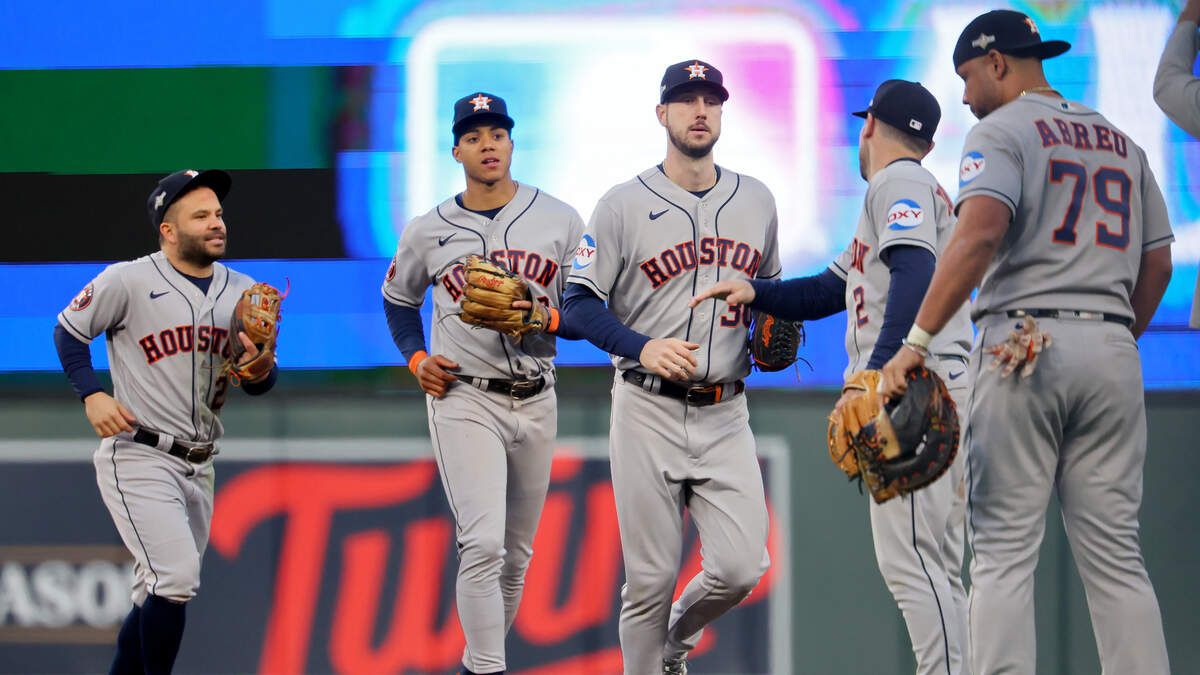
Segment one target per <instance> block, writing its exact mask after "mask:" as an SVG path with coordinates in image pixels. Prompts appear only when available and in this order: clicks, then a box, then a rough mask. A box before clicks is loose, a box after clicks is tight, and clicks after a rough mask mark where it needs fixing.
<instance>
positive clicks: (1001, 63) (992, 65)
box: [987, 49, 1009, 80]
mask: <svg viewBox="0 0 1200 675" xmlns="http://www.w3.org/2000/svg"><path fill="white" fill-rule="evenodd" d="M987 67H988V70H990V71H991V72H992V75H993V76H994V77H995V78H996V79H997V80H999V79H1002V78H1003V77H1004V76H1005V75H1007V74H1008V72H1009V66H1008V59H1006V58H1004V55H1003V54H1001V53H1000V52H998V51H996V50H995V49H993V50H992V51H990V52H988V53H987Z"/></svg>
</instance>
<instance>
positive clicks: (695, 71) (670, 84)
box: [658, 59, 729, 103]
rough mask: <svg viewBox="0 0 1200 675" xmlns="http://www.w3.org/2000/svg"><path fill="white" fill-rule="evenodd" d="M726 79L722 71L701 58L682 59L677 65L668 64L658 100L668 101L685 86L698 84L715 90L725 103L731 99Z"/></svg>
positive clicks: (661, 101) (660, 101)
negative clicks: (726, 87) (725, 82)
mask: <svg viewBox="0 0 1200 675" xmlns="http://www.w3.org/2000/svg"><path fill="white" fill-rule="evenodd" d="M724 81H725V78H724V77H722V76H721V71H719V70H717V69H716V67H714V66H713V65H712V64H709V63H705V62H703V61H701V60H699V59H691V60H690V61H680V62H679V63H676V64H675V65H671V66H667V70H666V72H664V73H663V76H662V84H661V85H660V86H659V88H658V102H659V103H666V102H667V101H669V100H671V97H672V96H674V95H675V94H676V93H678V91H679V90H680V89H682V88H683V87H687V86H694V85H697V84H698V85H702V86H707V87H708V88H710V89H712V90H713V91H715V92H716V93H717V96H720V97H721V102H722V103H724V102H725V101H728V100H729V92H728V91H727V90H726V89H725V84H724Z"/></svg>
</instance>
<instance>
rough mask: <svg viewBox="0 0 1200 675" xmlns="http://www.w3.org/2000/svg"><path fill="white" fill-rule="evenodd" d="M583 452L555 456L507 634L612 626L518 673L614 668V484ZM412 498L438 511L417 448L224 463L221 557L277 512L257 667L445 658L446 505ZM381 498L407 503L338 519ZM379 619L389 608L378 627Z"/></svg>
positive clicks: (558, 633) (449, 584) (543, 639)
mask: <svg viewBox="0 0 1200 675" xmlns="http://www.w3.org/2000/svg"><path fill="white" fill-rule="evenodd" d="M584 465H585V460H582V459H579V458H574V457H565V456H559V457H556V459H555V461H554V466H553V469H552V473H551V489H550V492H549V494H548V495H547V497H546V504H545V507H544V509H543V512H542V518H541V522H540V525H539V527H538V533H537V536H536V538H535V539H534V544H533V550H534V555H533V561H532V563H531V564H530V568H529V571H528V573H527V575H526V584H525V593H524V598H523V600H522V602H521V607H520V610H519V611H518V612H517V617H516V621H515V624H514V628H513V634H514V635H513V636H510V642H512V641H514V638H516V639H519V640H520V641H523V643H524V644H526V645H529V646H531V647H537V648H539V650H540V649H550V648H552V647H554V646H555V645H561V644H563V643H565V642H569V641H576V640H578V639H579V637H580V635H581V633H583V632H584V631H596V630H597V629H601V628H605V627H606V626H612V627H613V628H614V630H613V631H612V635H611V636H609V635H608V634H607V633H608V631H604V632H605V638H609V637H611V641H607V640H606V642H605V643H604V645H603V647H602V648H599V649H596V650H595V651H594V652H591V653H588V654H579V655H574V656H571V657H569V658H566V659H562V658H561V651H560V652H559V654H560V656H559V657H558V658H559V659H560V660H557V661H554V659H549V660H551V661H554V662H551V663H542V664H540V665H539V666H538V667H537V668H534V669H532V670H526V671H525V675H547V674H548V673H565V672H589V673H608V672H620V668H621V665H620V664H621V660H620V650H619V648H618V646H617V644H616V633H615V621H616V615H617V613H618V611H619V608H620V597H619V596H620V586H621V583H622V581H623V579H622V573H621V550H620V536H619V532H618V529H617V519H616V508H615V504H614V501H613V494H612V484H611V482H610V481H609V480H608V479H607V476H606V475H605V476H603V478H600V477H599V476H595V475H594V474H595V473H596V472H595V471H593V472H592V475H591V476H588V475H587V472H584V471H583V467H584ZM422 500H428V501H429V503H431V504H436V505H437V506H436V507H435V508H437V510H438V511H441V509H442V508H444V501H443V500H444V497H442V495H441V483H440V481H439V479H438V476H437V467H436V465H435V464H434V463H433V462H432V461H427V460H422V461H413V462H408V463H404V464H399V465H392V466H384V467H380V466H362V465H330V464H281V465H267V466H263V467H260V468H255V469H251V470H249V471H246V472H244V473H242V474H240V475H237V476H235V477H234V478H233V479H231V480H230V481H229V482H228V483H226V484H225V485H224V486H223V487H222V488H221V489H220V491H219V492H218V494H217V496H216V503H215V505H214V514H213V531H212V544H213V547H214V548H215V549H216V551H217V552H218V553H220V554H221V555H222V556H224V557H226V558H228V559H236V558H237V557H238V556H239V552H240V550H241V548H242V547H243V545H244V544H245V542H246V540H247V538H248V537H250V536H252V532H253V531H254V530H255V528H256V527H258V526H259V525H261V524H263V523H264V522H266V521H267V520H270V519H275V518H279V517H282V518H283V523H284V524H283V538H282V543H281V547H280V555H279V560H278V562H277V570H276V576H275V588H274V594H273V601H272V606H271V609H270V614H269V615H268V617H267V626H266V630H265V638H264V642H263V647H262V655H261V658H260V660H259V664H258V670H259V672H261V673H272V674H273V675H274V674H277V675H289V674H299V673H304V672H307V670H309V669H310V667H309V664H308V660H309V656H310V654H311V653H312V652H311V646H312V645H313V644H316V645H321V644H326V643H327V644H328V650H329V651H328V659H329V664H330V665H331V666H332V667H333V669H334V670H335V671H337V672H340V673H347V674H349V673H407V672H441V671H448V670H452V669H453V668H454V667H455V665H456V664H457V663H458V660H459V658H460V657H461V655H462V650H463V646H464V644H465V640H464V638H463V633H462V627H461V626H460V625H459V622H458V614H457V610H456V608H455V607H454V603H453V598H454V583H453V570H454V568H455V566H456V565H457V561H456V560H455V558H454V555H453V550H454V523H453V520H452V519H451V518H450V516H449V514H444V515H442V514H439V515H437V516H433V517H429V516H427V515H426V514H427V513H428V510H427V509H424V508H421V507H420V502H422ZM405 509H407V510H406V511H405ZM380 510H387V511H382V512H385V513H387V514H391V513H392V512H393V511H396V512H399V511H404V512H405V513H416V514H418V515H416V516H410V517H401V518H400V519H399V520H400V522H398V523H396V524H395V525H394V526H389V527H388V528H387V529H382V528H373V527H364V528H362V529H358V530H353V531H351V532H349V533H346V532H345V529H346V528H345V526H344V525H343V524H342V523H343V521H344V520H347V519H348V517H349V516H354V515H363V514H368V513H370V512H371V511H380ZM335 517H337V518H338V524H339V526H338V528H334V527H333V522H334V519H335ZM335 532H336V533H337V534H335ZM775 538H776V532H775V529H774V527H772V531H771V539H772V541H771V542H770V544H771V547H772V557H775V556H776V555H777V554H778V551H777V549H776V548H775V546H774V544H775V541H774V540H775ZM339 539H340V541H339ZM700 565H701V556H700V546H699V542H698V541H697V542H695V543H694V545H693V546H691V547H690V548H689V550H687V551H686V552H685V556H684V564H683V569H682V570H681V574H680V578H679V583H678V586H677V588H676V597H678V594H679V592H680V591H682V589H683V586H684V585H685V584H686V583H687V581H688V580H689V579H690V578H691V577H692V576H693V575H695V574H696V573H698V572H699V571H700ZM339 567H340V569H339ZM327 568H328V569H327ZM393 574H394V575H396V576H395V577H392V575H393ZM323 581H324V582H325V583H326V585H327V591H326V593H328V591H329V590H333V589H336V595H335V596H334V600H333V602H332V606H333V614H332V621H331V623H330V627H329V635H328V636H324V635H319V634H318V635H314V624H315V623H316V622H315V617H316V613H317V609H318V608H317V605H318V600H319V598H320V597H321V594H322V582H323ZM773 585H774V583H773V574H772V571H768V573H767V575H766V576H765V577H763V579H762V581H761V582H760V584H759V587H758V589H757V590H756V591H755V592H754V593H753V594H752V595H751V596H750V598H749V599H748V600H747V603H748V604H752V603H756V602H761V601H762V600H763V599H764V598H766V597H767V594H768V591H769V589H770V588H771V587H772V586H773ZM384 588H395V591H394V596H392V597H384V594H383V589H384ZM326 597H328V595H326ZM560 599H561V600H560ZM326 602H327V601H326ZM389 605H390V606H389ZM322 606H327V605H325V604H324V603H322ZM381 622H388V623H387V624H386V626H384V627H383V629H382V630H380V625H381ZM718 641H719V638H718V637H717V633H716V631H714V630H711V629H710V630H706V631H705V635H704V639H703V640H702V641H701V643H700V646H699V647H698V648H697V649H696V650H695V651H694V652H693V653H694V654H695V655H697V656H699V655H701V654H703V653H704V652H706V651H708V650H710V649H712V648H713V647H714V643H716V642H718ZM314 658H316V656H315V654H314Z"/></svg>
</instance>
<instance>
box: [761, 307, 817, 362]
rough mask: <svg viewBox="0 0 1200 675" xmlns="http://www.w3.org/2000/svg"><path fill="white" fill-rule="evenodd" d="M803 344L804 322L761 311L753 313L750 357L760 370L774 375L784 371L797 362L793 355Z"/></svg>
mask: <svg viewBox="0 0 1200 675" xmlns="http://www.w3.org/2000/svg"><path fill="white" fill-rule="evenodd" d="M803 344H804V323H803V322H801V321H785V320H783V319H777V318H775V317H773V316H771V315H770V314H766V313H764V312H759V311H755V312H754V330H753V331H751V333H750V356H751V357H752V358H753V360H754V365H755V366H756V367H758V369H759V370H765V371H767V372H769V373H773V372H775V371H777V370H783V369H784V368H787V367H788V366H790V365H792V364H793V363H795V362H796V352H797V351H798V350H799V349H800V346H801V345H803Z"/></svg>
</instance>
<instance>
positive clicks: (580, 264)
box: [575, 234, 596, 270]
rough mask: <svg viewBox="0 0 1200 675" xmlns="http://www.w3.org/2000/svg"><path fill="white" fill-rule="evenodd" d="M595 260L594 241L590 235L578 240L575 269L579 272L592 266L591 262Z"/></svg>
mask: <svg viewBox="0 0 1200 675" xmlns="http://www.w3.org/2000/svg"><path fill="white" fill-rule="evenodd" d="M595 258H596V240H595V239H592V235H590V234H585V235H583V239H580V240H579V247H578V248H576V249H575V269H577V270H581V269H584V268H586V267H587V266H588V265H591V264H592V260H595Z"/></svg>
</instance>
